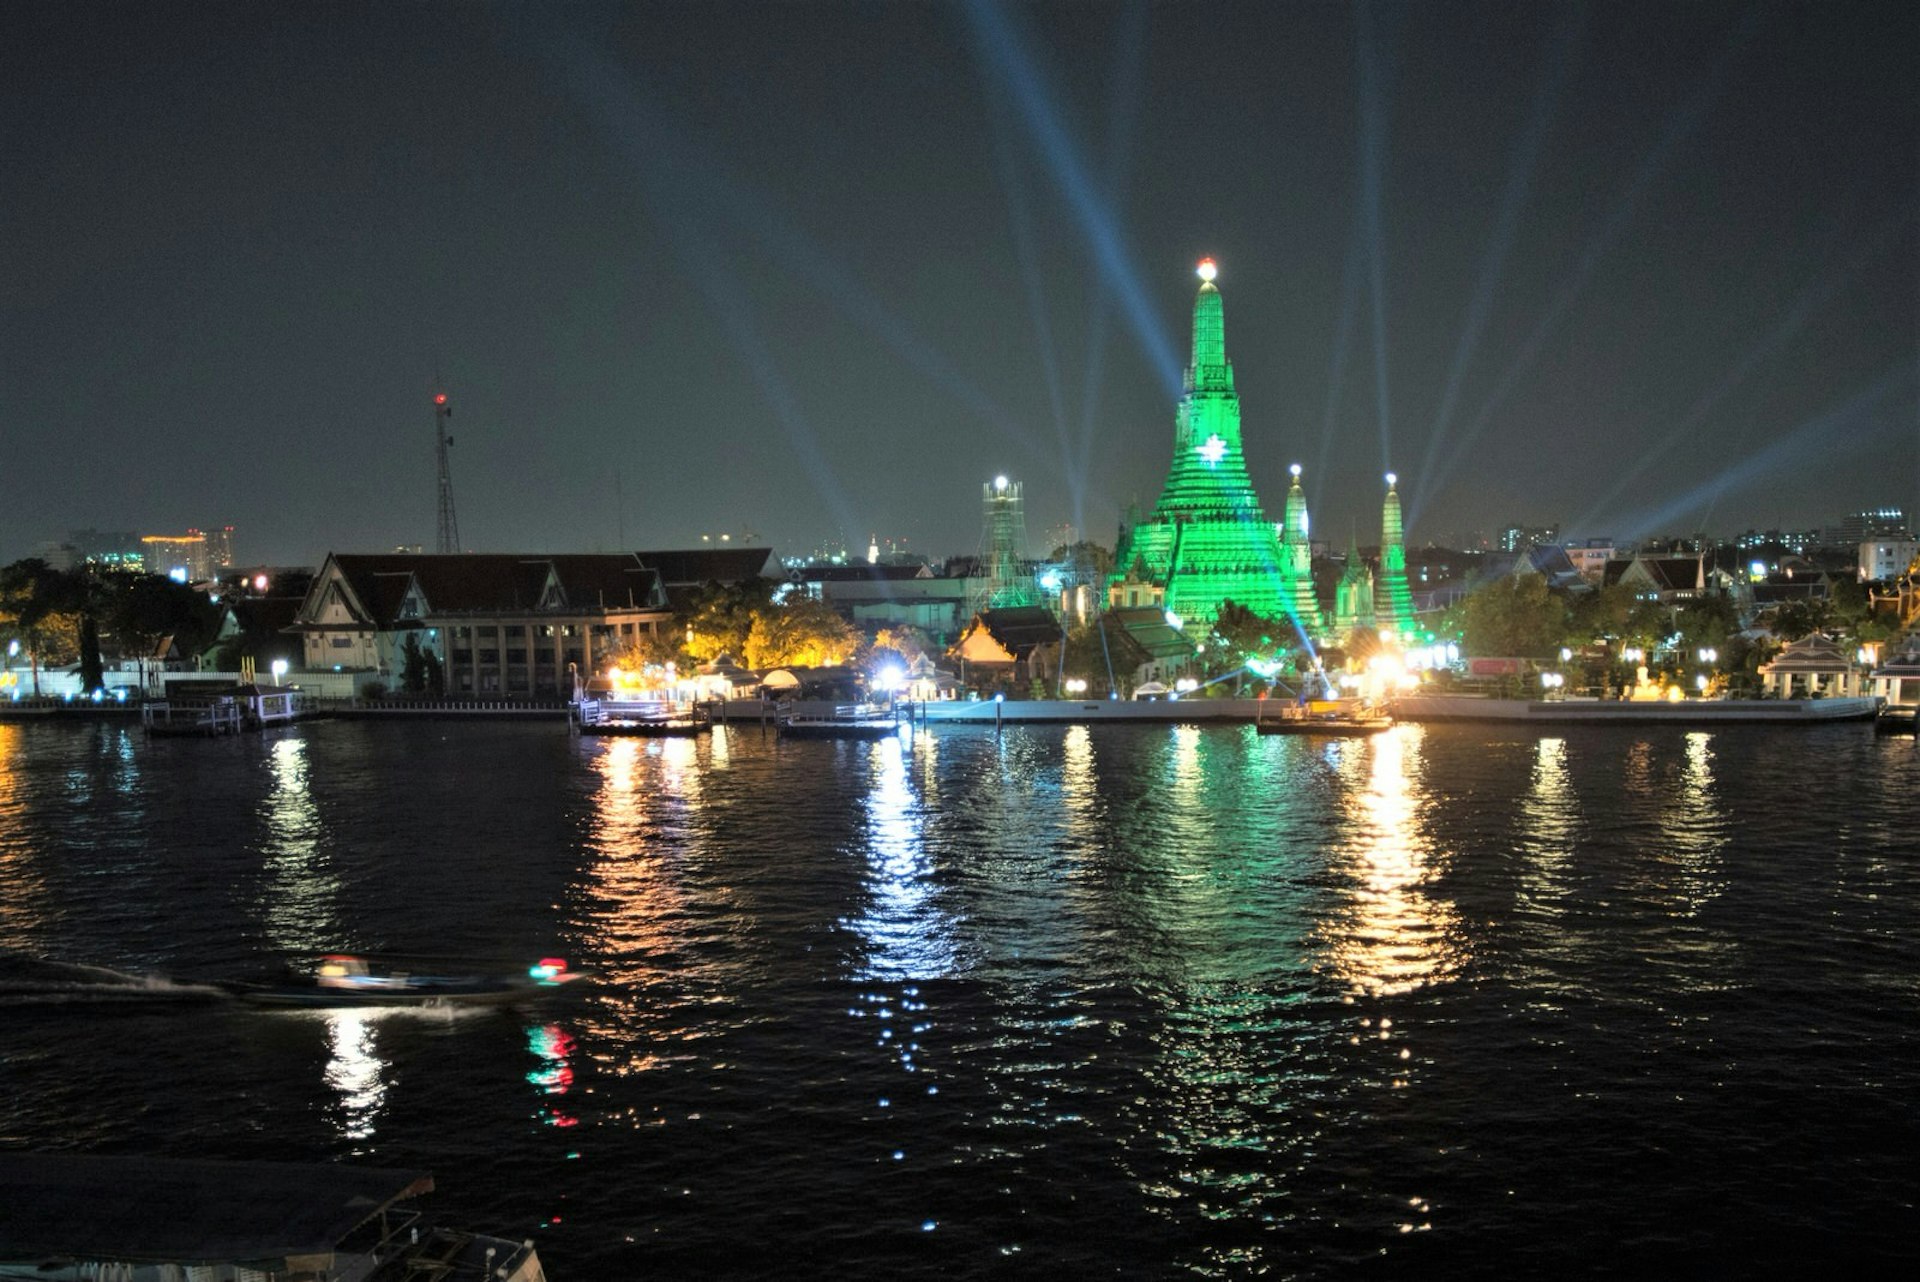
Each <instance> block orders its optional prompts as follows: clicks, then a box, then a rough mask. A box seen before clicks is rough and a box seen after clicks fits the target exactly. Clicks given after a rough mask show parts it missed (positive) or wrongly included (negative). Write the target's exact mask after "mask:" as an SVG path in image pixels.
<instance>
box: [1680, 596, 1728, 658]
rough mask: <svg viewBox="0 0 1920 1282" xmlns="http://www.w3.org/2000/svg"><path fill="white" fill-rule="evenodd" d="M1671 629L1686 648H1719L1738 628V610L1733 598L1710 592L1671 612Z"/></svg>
mask: <svg viewBox="0 0 1920 1282" xmlns="http://www.w3.org/2000/svg"><path fill="white" fill-rule="evenodd" d="M1673 621H1674V630H1675V631H1677V632H1678V633H1679V634H1680V642H1681V645H1683V646H1684V647H1685V648H1687V649H1689V650H1694V649H1698V648H1700V647H1702V646H1712V647H1714V648H1715V649H1719V648H1721V647H1723V646H1725V645H1726V644H1727V642H1728V640H1729V639H1731V638H1732V637H1733V636H1734V635H1735V634H1736V633H1738V632H1739V631H1740V611H1739V610H1738V609H1737V608H1736V607H1735V606H1734V604H1733V598H1732V597H1729V596H1727V595H1726V594H1725V593H1721V592H1714V593H1710V594H1709V595H1707V596H1704V597H1701V598H1700V599H1699V600H1697V601H1689V602H1688V603H1687V604H1686V605H1684V606H1682V607H1680V609H1679V610H1678V611H1676V612H1675V614H1674V620H1673Z"/></svg>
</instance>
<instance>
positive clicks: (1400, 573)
mask: <svg viewBox="0 0 1920 1282" xmlns="http://www.w3.org/2000/svg"><path fill="white" fill-rule="evenodd" d="M1398 480H1399V478H1398V477H1396V476H1394V474H1393V473H1392V472H1388V473H1387V499H1386V502H1385V503H1384V504H1382V505H1381V508H1380V577H1379V579H1378V580H1377V583H1376V586H1375V588H1374V604H1373V612H1374V615H1375V618H1376V621H1377V623H1378V624H1379V627H1380V629H1381V631H1383V632H1385V631H1391V632H1393V633H1395V634H1396V635H1398V634H1401V633H1404V632H1406V631H1407V630H1408V629H1409V628H1411V627H1412V626H1413V589H1411V588H1410V587H1408V586H1407V546H1406V543H1405V538H1406V534H1405V531H1404V528H1403V526H1402V524H1401V520H1400V495H1399V494H1398V493H1396V492H1395V491H1394V488H1393V487H1394V484H1395V483H1396V482H1397V481H1398Z"/></svg>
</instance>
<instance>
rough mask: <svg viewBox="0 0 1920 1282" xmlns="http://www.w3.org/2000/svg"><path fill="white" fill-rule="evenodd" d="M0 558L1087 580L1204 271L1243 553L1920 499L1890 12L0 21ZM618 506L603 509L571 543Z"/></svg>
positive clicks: (91, 12)
mask: <svg viewBox="0 0 1920 1282" xmlns="http://www.w3.org/2000/svg"><path fill="white" fill-rule="evenodd" d="M0 156H3V157H4V159H3V160H0V193H3V195H0V303H3V306H0V443H3V444H4V455H0V478H3V479H0V560H12V559H14V558H16V557H20V556H24V555H27V554H28V553H30V552H31V551H32V550H33V547H34V545H35V544H37V543H39V542H41V541H43V540H50V539H58V538H61V537H64V535H65V534H66V532H67V531H68V530H69V529H71V528H77V527H87V526H93V527H98V528H102V529H135V530H140V531H142V532H158V531H171V530H177V529H181V528H184V527H186V526H189V525H197V526H202V527H205V526H207V525H211V524H226V523H231V524H233V525H235V526H237V527H238V529H239V535H238V546H237V551H238V553H239V556H240V557H241V559H242V560H244V561H248V562H257V561H267V562H272V563H282V564H284V563H305V564H313V563H317V561H318V560H319V558H320V557H321V556H322V555H323V554H324V553H325V552H326V551H328V550H329V549H341V550H378V549H384V548H388V547H391V546H394V545H396V544H424V545H426V546H427V547H428V548H431V547H432V545H433V542H434V532H435V528H434V521H435V507H434V491H433V435H432V417H431V413H430V409H429V396H430V394H431V392H432V390H433V389H434V387H435V386H436V378H438V379H440V380H443V381H444V386H445V387H446V389H447V390H448V391H449V392H450V393H451V395H452V397H453V399H454V403H455V405H456V413H455V418H454V429H455V440H456V445H455V448H454V476H455V490H456V494H457V498H458V506H459V518H460V527H461V534H462V536H463V543H464V544H465V545H466V546H468V547H470V548H472V549H475V550H483V551H509V550H538V551H562V550H593V549H602V550H611V549H613V548H615V547H618V546H621V545H622V541H623V540H624V545H625V546H629V547H649V546H651V547H661V546H684V545H689V544H692V543H694V542H696V541H697V540H698V538H699V536H700V535H701V534H702V533H709V534H715V535H717V534H719V533H721V532H732V533H733V534H734V535H735V536H736V537H739V536H740V535H742V534H746V533H751V534H752V535H755V536H757V537H758V539H759V540H762V541H767V542H771V543H772V544H773V545H774V546H775V547H776V548H777V549H779V550H780V551H781V552H782V553H799V552H805V551H807V550H809V549H811V548H813V547H815V546H817V545H821V544H826V543H839V542H845V543H847V544H849V545H853V546H856V547H858V548H860V549H864V546H865V544H866V541H867V539H868V536H869V535H870V534H874V535H878V536H879V538H880V539H881V540H882V541H883V542H884V541H886V540H888V539H898V540H904V541H905V542H906V543H907V544H908V545H909V546H910V547H912V548H913V549H915V550H918V551H925V552H928V553H931V554H934V555H946V554H950V553H956V552H971V551H974V550H975V549H976V548H977V546H978V544H979V540H980V485H981V484H982V482H985V481H987V480H989V479H990V478H991V477H992V476H993V475H994V474H995V473H996V472H1004V473H1006V474H1008V475H1009V476H1012V477H1014V478H1016V479H1018V480H1021V481H1022V482H1024V485H1025V492H1026V497H1027V507H1028V526H1029V529H1030V531H1031V532H1032V542H1033V543H1034V545H1035V550H1036V551H1044V550H1045V549H1044V545H1045V536H1044V531H1045V530H1046V529H1047V528H1048V527H1049V526H1052V525H1054V524H1056V523H1058V522H1061V521H1072V522H1075V523H1076V524H1078V525H1079V526H1080V527H1081V528H1082V529H1084V530H1085V531H1086V533H1087V534H1088V535H1089V536H1090V537H1093V538H1095V539H1098V540H1099V541H1101V542H1103V543H1107V544H1109V545H1111V543H1112V541H1113V538H1114V528H1115V522H1116V517H1117V513H1118V509H1119V507H1120V506H1121V505H1122V504H1124V503H1125V502H1126V501H1127V499H1128V498H1129V497H1133V496H1138V498H1139V499H1140V500H1141V502H1142V503H1143V505H1147V504H1151V502H1152V500H1153V498H1154V496H1155V495H1156V494H1157V493H1158V489H1159V486H1160V483H1161V482H1162V480H1163V479H1164V478H1165V475H1166V471H1167V464H1168V458H1169V454H1170V450H1171V443H1172V427H1173V415H1174V400H1175V396H1176V393H1177V389H1178V378H1179V366H1181V365H1183V364H1184V363H1185V360H1186V355H1185V347H1186V343H1187V337H1188V333H1187V326H1188V317H1189V308H1190V306H1191V301H1192V296H1193V289H1194V287H1195V285H1196V283H1197V282H1196V281H1195V279H1194V274H1193V266H1194V263H1195V261H1196V260H1197V259H1199V258H1200V257H1201V256H1203V255H1212V256H1213V257H1215V258H1216V259H1218V261H1219V263H1220V279H1219V284H1220V287H1221V290H1222V292H1223V295H1224V297H1225V300H1226V317H1227V344H1228V352H1229V355H1230V356H1231V357H1232V359H1233V361H1234V363H1235V367H1236V374H1237V378H1238V385H1239V390H1240V394H1241V400H1242V408H1243V412H1244V415H1245V435H1246V452H1247V458H1248V462H1249V466H1250V469H1251V471H1252V473H1253V478H1254V481H1255V483H1256V485H1258V486H1259V488H1260V490H1261V493H1262V495H1263V497H1264V499H1265V502H1266V504H1267V509H1268V513H1269V515H1270V516H1273V515H1277V513H1278V510H1279V507H1280V503H1281V499H1282V497H1283V495H1284V493H1285V477H1286V469H1287V465H1288V464H1289V463H1292V462H1296V461H1298V462H1300V463H1302V464H1304V465H1305V467H1306V469H1307V478H1308V483H1309V495H1310V497H1311V499H1312V501H1313V504H1314V506H1313V515H1314V521H1315V528H1316V532H1317V533H1320V534H1323V535H1325V536H1326V537H1329V538H1331V539H1333V540H1334V541H1335V542H1336V543H1339V544H1344V543H1345V541H1346V538H1347V534H1348V531H1349V530H1356V529H1357V531H1358V533H1359V536H1360V540H1361V542H1363V543H1364V542H1370V541H1373V540H1374V539H1376V538H1377V537H1378V521H1379V498H1380V493H1381V489H1380V474H1381V473H1382V472H1383V471H1385V470H1387V469H1388V468H1389V467H1391V468H1392V469H1394V470H1396V471H1397V472H1399V474H1400V475H1401V478H1402V482H1401V489H1402V493H1403V495H1404V496H1405V498H1406V506H1407V511H1408V517H1409V527H1410V528H1409V539H1410V541H1412V542H1416V543H1419V542H1428V541H1440V542H1448V541H1456V542H1457V541H1458V540H1460V539H1462V538H1464V537H1465V536H1466V534H1467V533H1468V532H1470V531H1482V532H1491V531H1493V530H1495V529H1497V528H1498V527H1499V526H1501V525H1503V524H1506V523H1508V522H1511V521H1522V522H1528V523H1546V522H1549V521H1557V522H1560V523H1562V524H1563V525H1564V526H1565V527H1566V529H1565V532H1566V533H1567V534H1568V535H1570V536H1614V537H1617V538H1620V539H1631V538H1636V537H1645V536H1650V535H1657V534H1663V533H1687V532H1690V531H1692V530H1695V529H1699V528H1704V529H1706V530H1708V531H1711V532H1716V533H1720V534H1723V535H1729V534H1732V533H1735V532H1738V531H1739V530H1741V529H1744V528H1746V527H1747V526H1750V525H1754V526H1759V527H1762V528H1765V527H1768V526H1783V527H1800V526H1812V525H1826V524H1830V523H1832V522H1834V521H1835V520H1836V519H1837V518H1838V516H1839V515H1840V514H1841V513H1842V512H1844V511H1848V510H1856V509H1859V508H1862V507H1866V506H1880V505H1883V504H1894V505H1901V506H1905V507H1906V508H1908V510H1909V511H1910V512H1911V511H1912V510H1913V509H1915V508H1916V507H1920V315H1917V306H1920V305H1917V304H1916V299H1917V298H1920V235H1917V233H1916V211H1917V210H1920V5H1915V4H1913V3H1911V0H1896V2H1894V3H1885V4H1870V3H1846V4H1832V3H1818V4H1815V3H1806V4H1760V5H1749V4H1712V3H1684V4H1675V3H1666V2H1663V3H1652V4H1639V3H1606V4H1595V5H1590V6H1586V7H1584V8H1580V7H1556V6H1553V5H1548V4H1539V3H1532V2H1526V3H1515V4H1477V5H1473V4H1436V5H1422V6H1418V7H1401V6H1386V5H1375V6H1373V7H1371V8H1356V7H1350V6H1346V5H1336V4H1314V5H1309V4H1276V3H1258V4H1246V5H1218V4H1198V3H1193V4H1164V5H1156V6H1151V7H1148V6H1128V5H1124V4H1099V5H1095V4H1083V3H1072V4H1068V3H1060V4H1050V5H1045V6H1039V7H1013V6H1000V5H970V4H956V5H933V4H918V3H895V4H875V5H854V4H843V3H836V4H770V3H756V4H741V5H729V4H719V3H706V2H702V3H686V4H653V5H637V4H636V5H628V6H618V7H611V8H595V7H589V6H580V5H567V6H530V7H526V8H500V7H484V6H473V5H465V4H461V5H455V4H402V3H382V4H374V5H298V6H290V5H245V6H232V7H223V6H218V5H213V4H204V3H195V4H140V5H136V6H124V7H123V6H108V5H101V4H90V3H76V4H59V3H51V2H48V3H39V4H31V3H21V4H14V5H9V6H7V7H6V9H5V12H4V14H3V15H0ZM616 494H618V495H619V496H620V497H621V499H622V500H623V501H620V502H616Z"/></svg>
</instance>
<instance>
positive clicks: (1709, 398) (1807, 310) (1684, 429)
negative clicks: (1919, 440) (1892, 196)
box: [1568, 210, 1910, 530]
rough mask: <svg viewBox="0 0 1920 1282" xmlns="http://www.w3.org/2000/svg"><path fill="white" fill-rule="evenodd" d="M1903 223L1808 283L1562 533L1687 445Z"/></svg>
mask: <svg viewBox="0 0 1920 1282" xmlns="http://www.w3.org/2000/svg"><path fill="white" fill-rule="evenodd" d="M1909 217H1910V214H1909V213H1908V212H1907V211H1904V210H1903V211H1902V212H1901V213H1899V214H1897V215H1895V216H1893V217H1891V218H1888V219H1886V220H1885V221H1883V222H1882V223H1881V225H1880V226H1879V227H1878V228H1877V229H1876V230H1875V231H1874V232H1872V233H1871V234H1869V235H1868V236H1866V237H1864V238H1863V239H1861V240H1860V241H1859V242H1858V246H1857V248H1856V249H1855V251H1854V252H1853V253H1852V254H1851V255H1849V256H1848V258H1847V260H1846V261H1845V262H1844V263H1842V264H1841V266H1840V267H1839V269H1838V270H1836V271H1833V272H1825V273H1822V274H1820V275H1818V276H1816V277H1814V279H1813V280H1812V281H1810V282H1809V283H1808V284H1807V285H1806V286H1805V287H1804V288H1802V289H1801V291H1800V293H1799V294H1798V295H1797V296H1796V297H1795V299H1794V301H1793V304H1792V305H1791V306H1790V307H1788V308H1787V310H1786V312H1785V313H1784V314H1783V315H1782V316H1781V317H1780V319H1779V320H1777V321H1776V322H1774V324H1773V327H1772V328H1771V329H1769V330H1768V331H1767V332H1766V333H1765V334H1763V335H1762V336H1761V337H1760V340H1759V341H1758V342H1756V343H1754V344H1753V346H1751V347H1749V348H1748V349H1747V351H1746V353H1745V354H1744V355H1743V356H1741V358H1740V359H1739V360H1738V361H1735V362H1734V364H1733V368H1731V369H1729V370H1728V371H1727V372H1726V373H1725V374H1724V375H1722V376H1721V378H1720V381H1719V382H1718V383H1716V384H1714V386H1713V387H1712V388H1710V389H1708V390H1707V391H1706V392H1704V393H1702V394H1701V395H1700V396H1699V398H1698V399H1696V400H1695V401H1694V403H1693V405H1692V407H1691V408H1690V409H1689V410H1688V411H1687V413H1686V414H1685V415H1684V416H1683V417H1682V418H1681V419H1680V421H1679V422H1678V423H1676V424H1674V426H1673V427H1672V428H1671V429H1670V430H1669V431H1668V432H1667V433H1666V435H1665V436H1664V437H1663V438H1662V439H1661V440H1660V441H1658V442H1657V443H1655V444H1654V445H1652V446H1651V447H1649V448H1647V449H1645V450H1642V451H1640V453H1639V455H1638V457H1636V458H1635V459H1634V462H1633V466H1632V467H1630V468H1627V469H1626V470H1625V471H1623V472H1622V473H1621V474H1620V475H1619V476H1618V477H1616V478H1615V479H1614V482H1613V484H1612V485H1611V486H1610V487H1609V488H1608V489H1607V492H1606V493H1605V494H1602V495H1601V496H1600V497H1599V498H1598V499H1596V500H1595V501H1594V502H1593V504H1592V506H1591V507H1589V508H1588V509H1587V511H1585V512H1583V513H1582V514H1581V516H1580V519H1579V520H1577V521H1575V522H1574V523H1573V524H1572V525H1571V526H1569V527H1568V528H1569V529H1570V530H1591V529H1592V528H1594V524H1595V522H1596V521H1597V519H1598V518H1599V517H1600V516H1601V515H1602V514H1604V513H1605V512H1606V511H1607V510H1608V509H1609V508H1610V507H1611V506H1612V504H1613V503H1614V502H1615V501H1616V500H1617V499H1619V497H1620V496H1621V495H1622V494H1624V493H1625V492H1626V491H1627V489H1628V487H1629V486H1632V485H1633V484H1634V483H1636V482H1637V481H1638V480H1639V479H1640V478H1641V477H1642V476H1644V475H1645V474H1646V473H1647V471H1648V469H1650V468H1651V467H1653V465H1654V464H1656V463H1658V462H1659V461H1660V460H1661V459H1663V458H1665V457H1666V456H1667V455H1668V454H1670V453H1672V452H1673V450H1674V449H1675V447H1677V446H1678V445H1680V444H1681V443H1682V442H1685V441H1689V440H1692V439H1693V434H1694V432H1695V431H1696V430H1697V429H1698V428H1699V426H1700V424H1701V423H1703V422H1705V421H1706V419H1707V418H1708V416H1710V415H1711V414H1712V413H1713V411H1714V410H1716V409H1718V408H1719V406H1720V403H1721V402H1722V401H1724V400H1725V399H1726V398H1727V397H1728V396H1729V395H1731V394H1732V393H1733V392H1734V391H1735V390H1737V389H1738V388H1739V387H1740V386H1741V385H1742V384H1743V383H1745V382H1746V381H1747V379H1748V378H1749V377H1750V376H1751V375H1752V374H1753V373H1754V371H1755V370H1758V369H1760V368H1761V367H1762V366H1763V365H1764V364H1766V363H1768V362H1770V361H1771V360H1772V359H1773V357H1774V356H1776V355H1778V354H1779V352H1780V351H1781V350H1782V349H1783V348H1785V347H1786V346H1787V345H1788V344H1789V343H1791V342H1792V341H1793V339H1795V338H1796V337H1798V336H1799V334H1800V332H1801V331H1802V330H1804V329H1805V328H1806V327H1807V322H1808V321H1810V320H1812V319H1813V316H1814V314H1815V313H1816V312H1818V311H1819V309H1820V308H1822V307H1824V306H1825V305H1826V304H1827V303H1828V302H1830V301H1831V300H1832V299H1833V297H1834V295H1836V294H1838V293H1839V292H1840V290H1841V289H1842V287H1843V286H1844V285H1845V284H1846V283H1847V282H1848V281H1849V280H1851V279H1852V278H1853V277H1854V276H1855V275H1856V274H1857V273H1858V272H1859V271H1860V270H1861V268H1863V267H1865V266H1866V265H1867V264H1868V263H1869V262H1871V261H1873V259H1874V258H1876V257H1878V256H1879V254H1880V253H1881V251H1883V250H1885V249H1887V248H1888V247H1889V246H1891V245H1892V244H1893V242H1894V240H1895V238H1896V237H1897V236H1898V234H1899V233H1900V232H1901V231H1902V230H1903V229H1904V227H1905V224H1906V222H1907V220H1908V218H1909Z"/></svg>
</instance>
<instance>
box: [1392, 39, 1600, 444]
mask: <svg viewBox="0 0 1920 1282" xmlns="http://www.w3.org/2000/svg"><path fill="white" fill-rule="evenodd" d="M1583 17H1584V14H1583V11H1582V10H1581V9H1580V8H1579V7H1578V6H1576V5H1567V6H1566V7H1564V8H1562V9H1561V10H1560V11H1559V19H1558V21H1556V22H1555V23H1554V24H1553V27H1552V29H1551V30H1550V31H1549V32H1548V33H1547V47H1546V53H1545V57H1544V58H1543V59H1542V65H1541V71H1540V81H1539V83H1538V84H1537V85H1536V86H1535V87H1534V93H1533V111H1532V114H1531V115H1530V116H1529V117H1528V119H1527V124H1526V127H1525V128H1524V129H1522V130H1521V131H1520V136H1519V138H1517V139H1516V140H1515V141H1514V146H1513V156H1512V158H1511V159H1510V160H1509V161H1508V163H1507V185H1506V188H1505V189H1504V190H1503V191H1502V192H1501V195H1500V212H1499V214H1498V215H1497V216H1496V218H1495V220H1494V225H1493V234H1492V235H1490V236H1489V237H1488V238H1487V247H1486V250H1485V252H1484V253H1483V254H1482V256H1481V260H1480V276H1479V280H1478V281H1477V283H1476V284H1475V287H1474V291H1473V298H1472V299H1471V301H1469V302H1468V304H1467V314H1466V317H1465V319H1464V320H1463V321H1462V323H1461V327H1460V337H1459V339H1458V341H1457V342H1456V343H1455V344H1454V349H1453V364H1452V366H1451V367H1450V368H1449V369H1448V371H1447V384H1446V388H1445V390H1444V391H1443V392H1442V394H1441V397H1440V408H1439V409H1438V410H1436V411H1435V412H1434V416H1433V426H1432V427H1431V428H1430V429H1428V432H1427V450H1426V454H1425V456H1424V461H1423V462H1422V463H1421V466H1420V474H1421V475H1422V476H1427V475H1431V474H1432V473H1433V472H1434V470H1435V468H1436V467H1437V466H1438V464H1439V456H1440V447H1441V445H1442V444H1444V443H1445V441H1446V438H1447V428H1448V427H1449V426H1450V425H1451V423H1452V421H1453V410H1454V404H1455V402H1456V401H1457V400H1458V399H1459V396H1460V380H1461V378H1462V376H1463V375H1464V374H1465V373H1466V369H1467V366H1468V365H1469V364H1471V363H1472V360H1473V354H1474V351H1475V349H1476V348H1478V347H1479V345H1480V335H1481V333H1482V331H1484V330H1485V329H1486V325H1487V317H1488V315H1489V314H1490V313H1491V312H1492V311H1493V298H1494V293H1495V290H1496V289H1497V287H1498V286H1499V284H1500V274H1501V271H1502V269H1503V268H1504V267H1505V265H1506V259H1507V251H1508V250H1509V249H1511V248H1512V246H1513V236H1514V232H1515V230H1516V229H1517V228H1518V226H1519V223H1520V211H1521V210H1522V209H1523V208H1524V207H1525V206H1526V201H1527V196H1528V194H1529V193H1530V192H1531V191H1532V189H1533V174H1534V170H1535V168H1536V167H1537V166H1538V164H1539V161H1540V153H1541V151H1542V150H1543V149H1544V147H1545V145H1546V140H1547V134H1548V132H1549V130H1550V126H1551V125H1552V124H1553V120H1554V116H1555V114H1556V110H1557V108H1558V105H1559V101H1560V91H1561V90H1562V89H1563V88H1564V87H1565V85H1566V82H1567V79H1568V77H1569V76H1570V75H1571V74H1572V71H1573V66H1574V63H1575V62H1576V61H1577V60H1578V54H1579V37H1580V33H1581V28H1582V20H1583Z"/></svg>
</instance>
